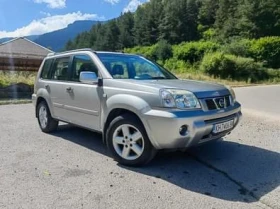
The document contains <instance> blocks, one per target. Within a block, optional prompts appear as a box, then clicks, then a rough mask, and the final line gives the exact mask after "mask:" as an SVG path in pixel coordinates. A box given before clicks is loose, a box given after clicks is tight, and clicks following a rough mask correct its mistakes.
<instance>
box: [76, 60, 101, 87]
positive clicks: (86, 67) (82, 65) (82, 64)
mask: <svg viewBox="0 0 280 209" xmlns="http://www.w3.org/2000/svg"><path fill="white" fill-rule="evenodd" d="M81 72H94V73H95V74H96V76H98V69H97V67H96V65H95V64H94V63H93V61H92V59H91V58H90V57H89V56H88V55H75V56H74V58H73V67H72V73H71V81H77V82H79V78H80V73H81Z"/></svg>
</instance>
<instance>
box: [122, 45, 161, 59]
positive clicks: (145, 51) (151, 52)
mask: <svg viewBox="0 0 280 209" xmlns="http://www.w3.org/2000/svg"><path fill="white" fill-rule="evenodd" d="M156 46H157V45H152V46H136V47H133V48H129V49H124V52H126V53H132V54H139V55H142V56H144V57H147V58H149V59H151V60H157V55H156Z"/></svg>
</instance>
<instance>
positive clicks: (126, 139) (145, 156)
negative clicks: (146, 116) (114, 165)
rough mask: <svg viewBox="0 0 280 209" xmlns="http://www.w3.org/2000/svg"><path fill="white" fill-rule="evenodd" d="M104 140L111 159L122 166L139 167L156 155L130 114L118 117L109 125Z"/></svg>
mask: <svg viewBox="0 0 280 209" xmlns="http://www.w3.org/2000/svg"><path fill="white" fill-rule="evenodd" d="M106 140H107V146H108V148H109V150H110V152H111V153H112V155H113V158H114V159H115V160H116V161H117V162H119V163H120V164H122V165H127V166H141V165H144V164H147V163H148V162H150V161H151V160H152V159H153V158H154V156H155V155H156V149H155V148H154V147H153V145H152V144H151V142H150V140H149V138H148V136H147V133H146V130H145V128H144V126H143V124H142V123H141V121H139V119H138V118H136V117H135V116H133V115H130V114H124V115H121V116H118V117H116V118H115V119H114V120H113V121H112V122H111V123H110V125H109V127H108V129H107V132H106Z"/></svg>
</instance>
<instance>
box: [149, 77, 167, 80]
mask: <svg viewBox="0 0 280 209" xmlns="http://www.w3.org/2000/svg"><path fill="white" fill-rule="evenodd" d="M150 79H153V80H160V79H167V78H165V77H163V76H158V77H151V78H150Z"/></svg>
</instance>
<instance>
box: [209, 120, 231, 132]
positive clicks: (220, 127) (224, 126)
mask: <svg viewBox="0 0 280 209" xmlns="http://www.w3.org/2000/svg"><path fill="white" fill-rule="evenodd" d="M233 126H234V121H233V120H230V121H227V122H224V123H218V124H215V125H214V128H213V133H214V134H218V133H221V132H224V131H227V130H229V129H232V128H233Z"/></svg>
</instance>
